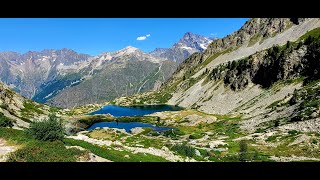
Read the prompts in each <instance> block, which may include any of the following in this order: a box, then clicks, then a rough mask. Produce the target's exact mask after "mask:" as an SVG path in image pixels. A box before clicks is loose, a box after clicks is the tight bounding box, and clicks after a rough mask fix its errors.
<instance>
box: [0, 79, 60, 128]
mask: <svg viewBox="0 0 320 180" xmlns="http://www.w3.org/2000/svg"><path fill="white" fill-rule="evenodd" d="M54 111H56V109H54V108H50V107H48V106H45V105H42V104H38V103H35V102H33V101H31V100H29V99H26V98H24V97H22V96H20V95H18V94H17V93H15V92H14V91H13V90H11V89H10V88H9V87H8V86H7V85H5V84H3V83H2V82H0V119H1V120H2V121H5V120H6V121H10V122H12V125H13V126H15V127H28V126H29V122H31V121H34V120H42V119H45V118H47V117H48V114H49V113H50V112H54ZM7 124H11V123H7Z"/></svg>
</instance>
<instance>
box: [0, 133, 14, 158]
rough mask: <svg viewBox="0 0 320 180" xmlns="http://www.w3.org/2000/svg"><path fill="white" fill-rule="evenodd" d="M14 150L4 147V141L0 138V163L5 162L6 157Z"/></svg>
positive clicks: (11, 147) (10, 147)
mask: <svg viewBox="0 0 320 180" xmlns="http://www.w3.org/2000/svg"><path fill="white" fill-rule="evenodd" d="M15 150H16V148H15V147H13V146H8V145H6V141H5V140H4V139H1V138H0V162H5V161H6V159H7V155H8V154H9V153H11V152H13V151H15Z"/></svg>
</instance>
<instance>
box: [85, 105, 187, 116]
mask: <svg viewBox="0 0 320 180" xmlns="http://www.w3.org/2000/svg"><path fill="white" fill-rule="evenodd" d="M179 110H182V108H181V107H179V106H170V105H146V106H128V107H127V106H114V105H107V106H104V107H103V108H101V109H99V110H98V111H95V112H92V113H90V114H89V115H95V114H111V115H112V116H114V117H121V116H144V115H147V114H152V113H155V112H162V111H179Z"/></svg>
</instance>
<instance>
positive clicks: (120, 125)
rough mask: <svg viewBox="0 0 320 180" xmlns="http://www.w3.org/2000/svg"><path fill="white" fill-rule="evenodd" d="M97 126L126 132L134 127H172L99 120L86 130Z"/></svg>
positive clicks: (159, 128) (161, 128) (163, 129)
mask: <svg viewBox="0 0 320 180" xmlns="http://www.w3.org/2000/svg"><path fill="white" fill-rule="evenodd" d="M97 127H99V128H103V127H108V128H118V129H125V130H126V131H127V132H130V130H131V129H132V128H135V127H142V128H152V129H153V130H154V131H167V130H171V129H173V128H170V127H160V126H154V125H152V124H148V123H141V122H118V123H117V122H100V123H95V124H93V125H92V126H91V127H89V128H88V131H91V130H94V129H95V128H97Z"/></svg>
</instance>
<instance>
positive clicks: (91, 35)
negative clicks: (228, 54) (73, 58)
mask: <svg viewBox="0 0 320 180" xmlns="http://www.w3.org/2000/svg"><path fill="white" fill-rule="evenodd" d="M247 20H248V18H0V51H15V52H19V53H26V52H27V51H41V50H43V49H62V48H68V49H72V50H75V51H77V52H79V53H85V54H89V55H93V56H95V55H98V54H100V53H102V52H113V51H117V50H120V49H123V48H125V47H127V46H134V47H137V48H139V49H141V50H142V51H144V52H150V51H152V50H154V49H155V48H169V47H171V46H172V45H173V44H174V43H175V42H177V41H178V40H179V39H180V38H181V37H182V36H183V35H184V34H185V33H186V32H192V33H195V34H200V35H203V36H207V37H217V38H222V37H225V36H226V35H228V34H230V33H232V32H234V31H236V30H238V29H239V28H240V27H241V26H242V25H243V24H244V23H245V22H246V21H247Z"/></svg>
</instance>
